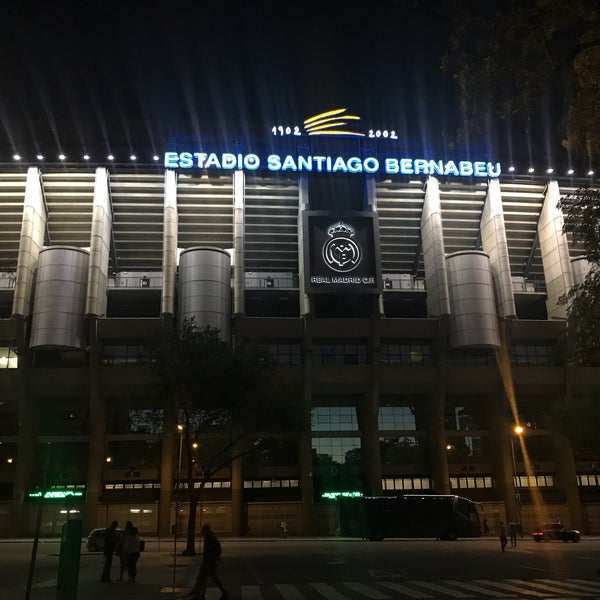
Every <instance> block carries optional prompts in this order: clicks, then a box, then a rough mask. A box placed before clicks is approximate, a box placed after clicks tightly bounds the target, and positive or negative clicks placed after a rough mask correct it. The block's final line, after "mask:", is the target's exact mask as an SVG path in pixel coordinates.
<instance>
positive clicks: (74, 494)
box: [27, 490, 83, 500]
mask: <svg viewBox="0 0 600 600" xmlns="http://www.w3.org/2000/svg"><path fill="white" fill-rule="evenodd" d="M82 496H83V491H82V490H47V491H45V492H29V494H27V497H28V498H44V499H46V500H61V499H64V498H67V497H71V498H81V497H82Z"/></svg>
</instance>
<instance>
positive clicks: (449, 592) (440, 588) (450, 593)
mask: <svg viewBox="0 0 600 600" xmlns="http://www.w3.org/2000/svg"><path fill="white" fill-rule="evenodd" d="M411 583H414V584H415V585H419V586H421V587H424V588H427V589H428V590H433V591H434V592H442V593H443V594H446V595H447V596H452V597H453V598H475V596H472V595H471V594H465V593H464V592H457V591H456V590H451V589H450V588H447V587H444V586H442V585H437V584H435V583H429V582H428V581H415V580H411Z"/></svg>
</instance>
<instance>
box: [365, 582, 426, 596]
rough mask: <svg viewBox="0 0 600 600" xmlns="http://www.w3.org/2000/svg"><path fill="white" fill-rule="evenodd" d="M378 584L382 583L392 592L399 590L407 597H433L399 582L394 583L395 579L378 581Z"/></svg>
mask: <svg viewBox="0 0 600 600" xmlns="http://www.w3.org/2000/svg"><path fill="white" fill-rule="evenodd" d="M377 583H378V585H382V586H383V587H386V588H388V589H390V590H393V591H394V592H400V593H401V594H404V595H405V596H408V597H409V598H433V596H431V595H430V594H426V593H425V592H419V591H418V590H413V589H411V588H409V587H406V586H405V585H402V584H401V583H396V582H395V581H378V582H377Z"/></svg>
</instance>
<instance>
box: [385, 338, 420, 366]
mask: <svg viewBox="0 0 600 600" xmlns="http://www.w3.org/2000/svg"><path fill="white" fill-rule="evenodd" d="M380 361H381V364H383V365H430V364H431V362H432V361H431V345H430V344H423V343H421V342H407V343H402V344H400V343H398V344H394V343H384V344H382V345H381V355H380Z"/></svg>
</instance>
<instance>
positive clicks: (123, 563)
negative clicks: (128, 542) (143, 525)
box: [115, 521, 133, 581]
mask: <svg viewBox="0 0 600 600" xmlns="http://www.w3.org/2000/svg"><path fill="white" fill-rule="evenodd" d="M132 528H133V523H132V522H131V521H127V523H125V529H124V530H123V535H122V536H121V538H120V540H119V543H118V544H117V548H116V550H115V553H116V554H117V556H118V557H119V578H118V579H117V581H123V575H124V574H125V572H126V571H127V553H126V552H125V551H124V549H123V538H124V536H126V535H127V534H128V533H129V532H130V531H131V529H132Z"/></svg>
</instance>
